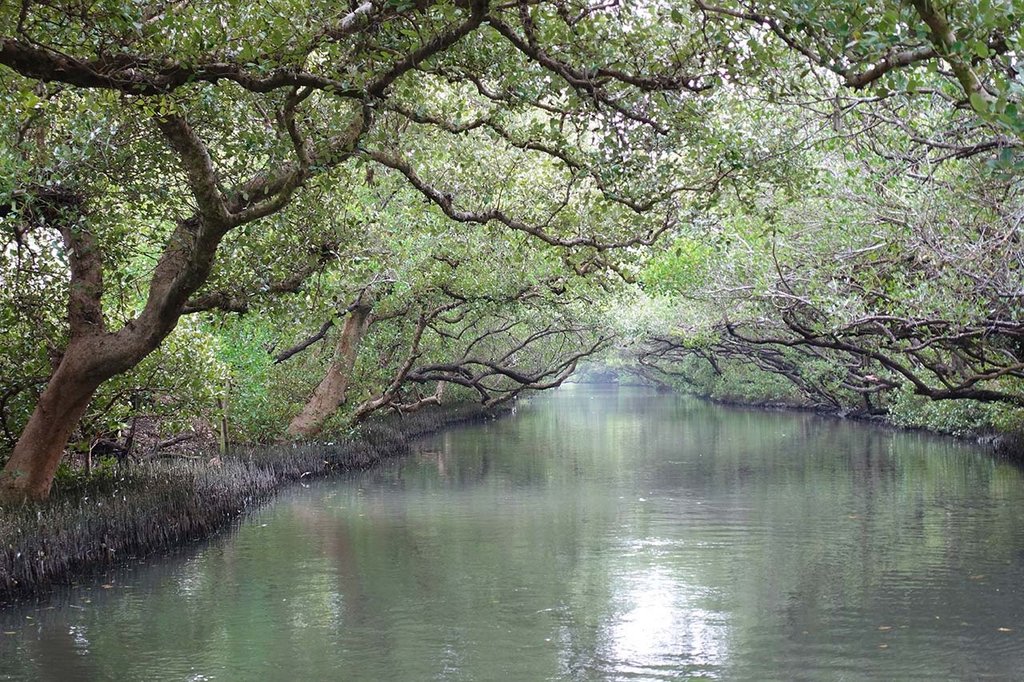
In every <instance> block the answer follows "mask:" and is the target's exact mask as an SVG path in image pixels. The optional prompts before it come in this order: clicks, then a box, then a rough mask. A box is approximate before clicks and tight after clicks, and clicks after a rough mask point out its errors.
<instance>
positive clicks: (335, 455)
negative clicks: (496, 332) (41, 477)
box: [0, 404, 492, 603]
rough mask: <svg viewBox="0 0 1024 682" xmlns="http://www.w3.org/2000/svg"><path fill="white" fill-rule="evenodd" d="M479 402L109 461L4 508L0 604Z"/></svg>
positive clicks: (474, 414)
mask: <svg viewBox="0 0 1024 682" xmlns="http://www.w3.org/2000/svg"><path fill="white" fill-rule="evenodd" d="M491 414H492V412H489V411H487V410H485V408H483V407H482V406H480V405H477V404H462V405H454V406H444V407H438V408H433V409H424V410H421V411H419V412H415V413H412V414H409V415H404V416H401V417H399V416H391V417H387V418H381V419H376V420H372V421H369V422H367V423H366V424H364V425H363V426H362V427H361V428H360V429H359V430H358V431H357V432H356V433H354V434H353V435H351V436H349V437H347V438H345V439H344V440H340V441H336V442H334V443H329V444H308V445H306V444H303V445H278V446H269V447H246V448H241V449H238V450H236V451H234V452H232V453H231V454H230V455H229V456H227V457H223V458H219V457H213V456H211V457H209V458H207V457H203V458H200V459H193V460H179V459H176V460H151V461H146V462H142V463H136V464H133V465H131V466H128V467H124V468H121V469H117V468H113V467H106V468H103V469H101V470H100V472H99V473H98V474H97V475H95V476H93V477H92V478H90V479H89V480H87V481H77V482H75V483H74V484H65V485H64V486H63V487H61V488H59V489H58V488H55V490H54V494H53V495H52V496H51V498H50V500H49V501H48V502H46V503H45V504H43V505H32V506H21V507H18V508H7V509H4V508H0V538H3V541H2V542H3V546H2V547H0V603H3V602H6V601H11V600H13V599H15V598H19V597H26V596H30V595H33V594H36V593H38V592H41V591H44V590H45V589H46V588H48V587H52V586H54V585H62V584H68V583H70V582H71V580H72V579H74V578H76V577H78V576H82V575H83V574H88V573H89V572H92V571H96V570H99V569H102V568H106V567H109V566H111V565H114V564H117V563H119V562H122V561H127V560H129V559H131V558H137V557H140V556H144V555H146V554H151V553H153V552H158V551H161V550H166V549H169V548H171V547H174V546H177V545H180V544H181V543H183V542H187V541H190V540H195V539H199V538H202V537H206V536H208V535H210V534H211V533H214V532H216V531H217V530H220V529H222V528H224V527H225V526H226V525H227V524H228V523H229V522H230V521H231V520H232V519H234V518H236V517H237V516H238V515H239V514H241V513H242V512H244V511H245V510H246V509H251V508H252V507H253V506H254V505H257V504H260V503H261V502H264V501H266V500H267V499H268V498H270V496H271V495H273V494H274V492H275V491H276V490H278V489H279V488H280V487H281V486H282V485H284V484H287V483H288V482H291V481H295V480H298V479H299V478H300V477H308V476H323V475H326V474H329V473H332V472H339V471H347V470H353V469H361V468H365V467H368V466H371V465H373V464H374V463H376V462H379V461H381V460H383V459H385V458H388V457H396V456H400V455H403V454H406V453H407V452H408V451H409V447H410V443H411V441H412V440H413V439H415V438H416V437H418V436H423V435H426V434H428V433H431V432H434V431H437V430H439V429H441V428H444V427H446V426H450V425H453V424H457V423H463V422H469V421H474V420H479V419H484V418H487V417H489V416H490V415H491Z"/></svg>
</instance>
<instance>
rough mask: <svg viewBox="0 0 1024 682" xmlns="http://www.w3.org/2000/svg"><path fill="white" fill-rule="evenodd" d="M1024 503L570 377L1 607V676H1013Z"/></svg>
mask: <svg viewBox="0 0 1024 682" xmlns="http://www.w3.org/2000/svg"><path fill="white" fill-rule="evenodd" d="M1022 502H1024V477H1022V475H1021V471H1020V470H1019V469H1017V468H1015V467H1013V466H1010V465H1008V464H1006V463H1002V462H998V461H995V460H993V459H991V458H989V457H987V456H985V455H984V453H980V452H978V451H977V449H976V448H972V447H969V446H965V445H962V444H958V443H955V442H952V441H949V440H945V439H941V438H935V437H929V436H926V435H922V434H914V433H899V432H893V431H889V430H885V429H881V428H878V427H873V426H870V425H863V424H854V423H847V422H841V421H837V420H829V419H822V418H817V417H814V416H811V415H806V414H790V413H770V412H761V411H756V410H740V409H730V408H723V407H716V406H712V405H708V404H706V403H702V402H699V401H695V400H689V399H683V398H675V397H667V396H662V395H655V394H653V393H649V392H645V391H642V390H637V389H621V390H612V389H601V390H595V389H583V388H568V389H563V390H560V391H558V392H556V393H553V394H551V395H548V396H544V397H542V398H540V399H538V400H536V401H535V403H534V405H533V406H532V407H528V408H521V409H520V410H519V412H518V414H517V415H515V416H513V417H510V418H508V419H505V420H501V421H498V422H492V423H488V424H484V425H479V426H471V427H463V428H458V429H454V430H451V431H449V432H447V433H444V434H440V435H438V436H435V437H433V438H431V439H428V440H425V441H423V442H422V443H420V444H419V445H418V448H417V453H416V454H415V455H413V456H411V457H410V458H408V459H404V460H402V461H396V462H393V463H390V464H388V465H386V466H383V467H381V468H378V469H375V470H373V471H369V472H365V473H362V474H359V475H353V476H351V477H346V478H341V479H334V480H329V481H319V482H315V483H312V484H311V485H309V486H308V487H299V486H297V487H295V488H294V489H291V490H289V491H287V492H286V493H284V494H282V495H281V496H280V497H279V498H277V500H275V502H274V503H273V504H271V505H269V506H268V507H266V508H264V509H262V510H259V511H257V512H256V513H254V514H252V515H250V516H249V517H247V518H246V519H245V520H244V521H243V522H242V523H241V524H240V525H239V527H238V528H237V529H235V530H234V531H233V532H231V533H230V534H226V535H224V536H223V537H220V538H218V539H216V540H214V541H212V542H209V543H205V544H202V545H200V546H197V547H194V548H192V549H190V550H187V551H183V552H181V553H179V554H178V555H176V556H172V557H165V558H161V559H159V560H151V561H150V562H149V564H148V565H137V566H134V567H131V568H129V569H127V570H121V571H118V572H115V573H111V574H109V575H107V576H105V577H103V578H101V579H100V580H99V581H98V582H96V583H95V584H92V585H88V586H82V587H80V588H78V589H75V590H73V591H71V592H70V593H67V594H63V595H59V596H57V597H55V598H54V599H53V600H52V601H50V602H48V603H44V604H41V605H38V606H36V605H33V606H31V607H20V608H15V609H9V610H7V611H4V612H2V613H0V679H19V680H20V679H33V680H76V679H82V680H91V679H110V680H648V679H650V680H655V679H723V680H911V679H920V680H980V679H993V680H1024V590H1022V589H1021V587H1020V585H1021V583H1022V580H1024V505H1022Z"/></svg>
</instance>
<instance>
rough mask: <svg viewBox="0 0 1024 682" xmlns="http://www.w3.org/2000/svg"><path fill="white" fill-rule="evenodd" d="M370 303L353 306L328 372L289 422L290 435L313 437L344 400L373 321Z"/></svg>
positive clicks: (293, 436) (294, 436)
mask: <svg viewBox="0 0 1024 682" xmlns="http://www.w3.org/2000/svg"><path fill="white" fill-rule="evenodd" d="M370 310H371V308H370V306H359V307H357V308H354V309H353V310H352V312H351V313H350V314H349V316H348V317H347V318H346V319H345V325H344V327H342V329H341V335H340V336H339V337H338V346H337V348H336V350H335V353H334V359H333V360H332V361H331V365H330V367H328V368H327V374H326V376H324V378H323V380H322V381H321V382H320V384H319V385H318V386H317V387H316V389H314V390H313V394H312V395H311V396H310V398H309V401H308V402H307V403H306V405H305V406H304V407H303V408H302V411H301V412H299V414H298V415H296V416H295V418H294V419H292V421H291V424H289V425H288V431H287V433H288V436H289V437H290V438H312V437H313V436H316V435H317V434H318V433H320V431H321V430H322V429H323V427H324V422H325V421H327V419H328V418H329V417H330V416H331V415H332V414H334V413H335V412H336V411H337V409H338V408H339V407H340V406H341V404H342V403H343V402H345V393H346V392H347V391H348V386H349V382H350V381H351V379H352V368H353V367H355V364H356V356H357V355H358V353H359V344H360V343H361V342H362V340H363V336H364V335H365V334H366V328H367V327H368V326H369V324H370Z"/></svg>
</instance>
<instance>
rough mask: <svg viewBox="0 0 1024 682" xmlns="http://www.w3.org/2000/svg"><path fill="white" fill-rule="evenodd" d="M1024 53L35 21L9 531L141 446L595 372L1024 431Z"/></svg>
mask: <svg viewBox="0 0 1024 682" xmlns="http://www.w3.org/2000/svg"><path fill="white" fill-rule="evenodd" d="M1022 28H1024V7H1022V6H1020V5H1019V3H1017V2H1015V1H1014V2H1010V1H1006V2H997V1H994V0H993V1H988V0H986V1H984V2H977V3H954V2H938V1H933V0H911V1H910V2H876V3H862V2H852V1H849V2H848V1H840V2H831V3H795V2H793V3H789V2H773V3H762V2H760V0H722V2H721V3H720V4H715V5H712V4H708V3H705V2H703V0H696V1H695V2H687V1H684V0H673V1H671V2H668V3H650V2H633V1H631V0H611V1H609V2H598V1H596V0H555V1H551V2H548V1H544V0H509V1H507V2H499V1H498V0H490V1H488V0H455V2H447V1H441V2H432V1H430V0H425V1H412V2H410V1H409V0H366V1H365V2H362V3H358V2H355V1H353V2H351V3H349V4H345V3H334V2H322V1H318V0H315V1H313V2H295V1H294V0H256V1H250V2H245V3H238V2H234V1H233V0H218V1H216V2H191V1H189V0H151V1H150V0H147V1H143V0H135V1H128V0H122V1H118V0H67V1H66V0H52V1H46V2H42V1H39V2H36V1H32V0H24V1H22V2H7V3H2V4H0V112H2V113H0V126H2V127H3V130H2V138H0V139H2V142H0V234H2V249H0V332H2V335H0V462H4V463H5V466H4V469H3V473H2V474H0V495H2V497H3V498H6V499H15V500H18V499H24V498H31V499H38V498H44V497H46V496H47V494H48V493H49V490H50V486H51V484H52V481H53V477H54V475H55V472H56V471H57V469H58V467H59V466H60V464H61V462H62V460H63V459H66V455H67V454H68V453H74V452H84V451H90V450H91V449H93V448H95V447H96V445H97V444H98V443H100V442H106V443H114V444H116V446H117V447H119V448H122V449H123V448H125V447H127V448H128V449H131V447H132V443H131V440H132V437H133V434H134V431H135V425H136V423H137V421H138V420H139V419H140V418H146V419H149V420H155V421H156V422H157V423H158V424H159V428H160V429H161V430H162V437H166V439H167V441H166V442H170V441H173V440H175V439H176V438H183V437H189V434H193V433H197V432H200V431H202V429H204V428H207V429H208V428H209V427H210V425H218V424H220V425H229V428H230V438H232V439H235V440H239V441H246V442H268V441H278V440H282V439H288V438H301V439H316V438H318V437H326V435H327V434H331V433H338V432H341V431H344V430H345V429H347V428H349V427H350V426H351V425H352V424H355V423H358V422H360V421H362V420H364V419H366V418H368V417H370V416H371V415H373V414H375V413H380V412H382V411H399V412H408V411H414V410H417V409H419V408H421V407H423V406H426V405H431V404H437V403H441V402H445V401H458V400H477V401H481V402H484V403H485V404H487V405H499V404H501V403H502V402H506V401H509V400H512V399H515V398H516V397H517V396H518V395H520V394H521V393H522V392H523V391H532V390H539V389H544V388H550V387H554V386H557V385H559V384H560V383H562V382H563V381H565V380H566V379H567V378H568V377H569V376H571V375H572V374H573V372H575V371H576V370H577V369H578V368H579V367H580V365H581V364H587V366H588V367H589V369H588V371H589V372H591V373H607V372H614V373H616V374H617V375H618V376H620V377H622V376H632V377H637V378H640V379H641V380H643V381H647V382H652V383H656V384H666V385H671V386H673V387H677V388H682V389H684V390H689V391H691V392H694V393H698V394H702V395H707V396H712V397H717V398H725V399H730V400H741V401H745V402H751V403H768V402H770V403H784V404H789V405H801V406H809V407H817V408H823V409H829V410H833V411H837V412H844V413H861V414H871V415H881V416H884V417H886V418H888V419H890V420H892V421H894V422H896V423H901V424H908V425H919V426H927V427H930V428H936V429H941V430H946V431H979V430H986V429H995V430H1003V431H1015V430H1017V429H1018V428H1019V424H1020V419H1021V414H1022V412H1021V408H1022V407H1024V390H1022V388H1024V387H1022V383H1021V381H1022V378H1024V324H1022V323H1021V314H1020V313H1021V307H1022V306H1021V301H1022V297H1024V279H1022V276H1021V266H1022V245H1021V230H1020V224H1021V221H1022V219H1024V205H1022V202H1021V193H1020V189H1021V177H1022V174H1021V169H1022V155H1021V151H1020V150H1021V144H1022V134H1024V118H1022V115H1024V112H1021V111H1019V110H1018V107H1019V106H1021V104H1020V102H1021V98H1022V93H1024V75H1022V71H1021V69H1022V66H1021V62H1020V54H1019V53H1020V49H1021V42H1022V40H1024V33H1022ZM598 363H600V365H599V366H600V367H601V369H594V368H595V367H597V366H598ZM227 438H228V434H225V440H226V439H227ZM159 445H160V443H157V444H156V446H159ZM156 446H154V447H156Z"/></svg>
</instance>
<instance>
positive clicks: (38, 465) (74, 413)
mask: <svg viewBox="0 0 1024 682" xmlns="http://www.w3.org/2000/svg"><path fill="white" fill-rule="evenodd" d="M99 340H100V339H98V338H95V337H94V338H90V339H79V340H74V341H72V342H71V343H70V344H69V346H68V349H67V351H66V352H65V353H64V356H63V357H62V358H61V361H60V364H59V365H58V366H57V371H56V372H54V374H53V376H52V377H51V378H50V381H49V382H48V383H47V384H46V388H45V389H43V393H42V395H41V396H40V397H39V402H37V403H36V407H35V409H34V410H33V411H32V416H31V417H30V418H29V421H28V424H27V425H26V426H25V429H24V430H23V431H22V433H21V437H20V438H18V442H17V444H16V445H15V446H14V452H12V453H11V457H10V459H9V460H8V461H7V465H6V466H5V467H4V470H3V472H2V473H0V501H3V502H23V501H26V500H32V501H37V500H43V499H46V497H47V495H49V493H50V484H51V483H52V482H53V476H54V473H55V472H56V471H57V465H58V464H60V460H61V457H62V456H63V454H64V448H65V446H67V443H68V439H69V438H70V437H71V432H72V431H74V429H75V426H77V425H78V420H79V419H80V418H81V417H82V414H83V413H84V412H85V409H86V407H88V405H89V401H90V400H91V399H92V396H93V394H94V393H95V392H96V389H97V388H98V387H99V385H100V384H101V383H103V382H104V381H105V380H107V379H109V378H110V377H111V376H113V375H114V374H116V373H118V371H117V370H118V369H120V367H121V366H123V363H121V362H117V361H116V359H114V358H110V357H109V356H108V357H106V358H104V357H103V355H105V354H100V355H98V354H97V352H96V351H97V348H96V345H97V344H96V343H94V342H95V341H99ZM107 340H109V337H108V339H107ZM111 360H114V361H113V362H111Z"/></svg>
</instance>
